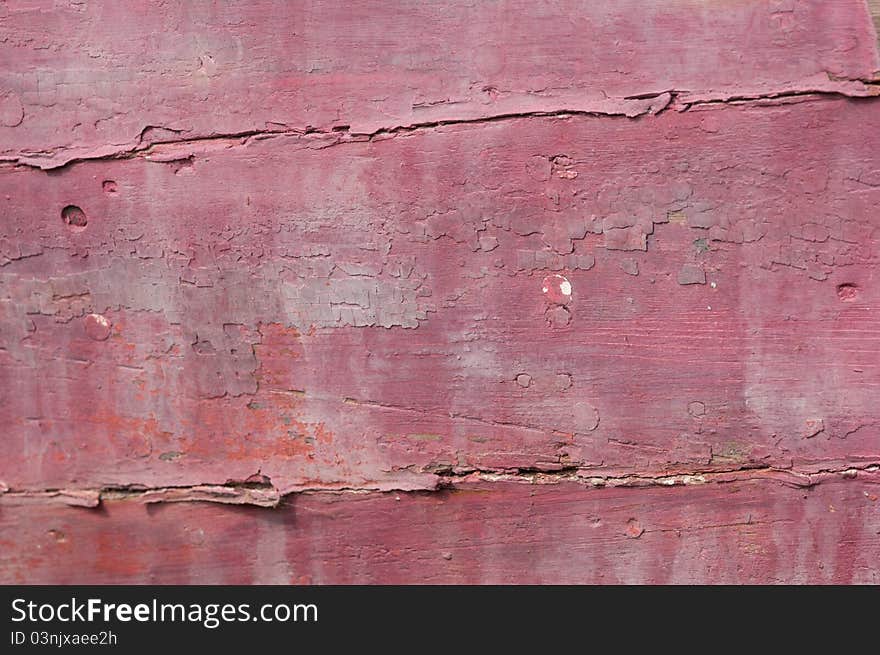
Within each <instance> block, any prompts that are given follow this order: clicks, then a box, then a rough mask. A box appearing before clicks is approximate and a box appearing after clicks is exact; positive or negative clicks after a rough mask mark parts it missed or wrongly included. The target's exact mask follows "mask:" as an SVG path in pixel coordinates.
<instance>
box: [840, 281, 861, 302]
mask: <svg viewBox="0 0 880 655" xmlns="http://www.w3.org/2000/svg"><path fill="white" fill-rule="evenodd" d="M858 295H859V288H858V287H857V286H856V285H855V284H840V285H838V287H837V297H838V298H840V299H841V300H842V301H843V302H852V301H854V300H855V299H856V296H858Z"/></svg>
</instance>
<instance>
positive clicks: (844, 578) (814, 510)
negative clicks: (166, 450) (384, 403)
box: [0, 473, 880, 584]
mask: <svg viewBox="0 0 880 655" xmlns="http://www.w3.org/2000/svg"><path fill="white" fill-rule="evenodd" d="M859 476H860V477H858V478H856V479H850V480H839V481H833V480H831V481H827V482H825V483H822V484H819V485H817V486H815V487H814V488H812V489H796V488H791V487H787V486H783V485H780V484H779V483H776V482H767V481H760V482H759V481H739V482H732V483H729V484H706V485H695V486H676V487H670V488H661V487H650V488H642V489H619V488H618V489H612V488H608V489H590V488H586V487H584V486H583V485H580V484H576V483H563V484H550V485H541V484H539V485H530V484H520V483H514V482H492V483H487V482H483V483H469V484H466V485H465V486H464V488H461V489H459V490H456V491H444V492H433V493H426V494H406V493H402V494H394V493H384V494H382V493H370V494H351V493H348V494H339V495H336V494H329V493H322V494H317V495H315V494H304V495H297V496H295V497H292V498H291V499H290V500H289V501H288V502H286V503H285V504H284V505H282V506H281V507H279V508H277V509H274V510H265V509H258V508H231V507H225V506H221V505H215V504H189V505H181V504H172V505H163V506H145V505H142V504H139V503H137V502H134V501H124V500H119V501H111V502H106V503H105V504H104V507H103V508H102V509H101V510H89V509H78V508H67V507H59V506H49V505H41V506H27V507H7V506H4V507H0V535H2V537H0V540H2V544H3V548H2V549H0V581H3V582H24V581H27V582H30V583H62V584H75V583H82V582H90V583H102V582H103V583H183V584H187V583H239V584H251V583H281V584H287V583H315V584H323V583H449V582H458V583H509V582H520V583H734V584H736V583H776V582H784V583H799V582H814V583H819V582H821V583H836V584H844V583H870V584H876V583H878V582H880V577H878V575H880V574H878V571H877V562H878V560H880V536H878V535H880V511H878V502H877V494H878V493H880V488H878V486H877V484H876V482H877V480H876V473H875V474H873V476H874V477H871V475H870V474H859ZM862 476H866V477H862Z"/></svg>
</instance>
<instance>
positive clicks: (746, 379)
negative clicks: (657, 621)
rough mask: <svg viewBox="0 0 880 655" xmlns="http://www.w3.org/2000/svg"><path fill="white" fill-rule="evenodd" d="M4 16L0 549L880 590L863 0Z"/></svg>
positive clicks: (877, 334) (102, 571) (867, 24)
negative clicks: (440, 551) (876, 585)
mask: <svg viewBox="0 0 880 655" xmlns="http://www.w3.org/2000/svg"><path fill="white" fill-rule="evenodd" d="M872 6H873V5H872ZM53 7H54V8H53ZM0 29H2V32H3V34H4V35H7V36H6V38H5V39H4V40H2V42H0V425H2V426H3V428H4V431H3V433H2V437H0V522H2V524H3V533H2V538H3V539H4V540H5V542H6V545H7V548H5V549H4V551H5V552H4V553H3V554H2V555H0V580H2V581H14V580H17V581H21V580H22V579H24V578H25V577H26V576H28V575H32V576H33V580H32V581H34V582H37V581H44V582H50V581H60V582H73V581H76V582H98V581H105V582H108V581H109V582H112V581H114V580H115V579H117V578H114V576H117V577H118V580H119V581H156V582H170V581H174V582H180V581H182V582H187V581H193V582H205V581H218V582H219V581H246V582H252V581H275V582H288V581H296V580H307V581H314V582H350V581H371V582H391V581H400V582H408V581H412V582H421V581H466V582H488V581H505V582H514V581H522V582H529V581H545V582H546V581H556V582H565V581H571V582H587V581H592V582H598V581H606V582H623V581H638V582H712V581H724V582H736V581H738V578H737V576H740V578H739V579H741V580H743V581H751V582H778V581H790V582H828V581H831V582H876V581H877V579H876V576H877V575H878V568H877V566H876V562H877V561H880V560H877V557H876V555H877V552H876V551H877V547H878V545H877V539H878V537H877V520H878V515H877V504H876V503H875V502H874V500H876V496H875V492H874V491H871V485H872V484H874V482H875V480H876V473H877V466H878V465H880V409H878V405H877V402H876V399H877V397H878V392H880V318H878V315H877V312H876V308H877V306H878V304H880V289H878V284H877V283H878V266H880V256H878V252H880V250H878V247H880V217H878V213H877V208H878V206H880V158H878V155H877V153H878V152H880V98H878V95H880V86H878V79H877V71H880V62H878V51H877V44H876V32H875V30H874V27H873V25H872V18H871V13H870V11H869V5H868V4H866V3H865V2H864V1H863V0H846V1H841V2H834V3H818V2H798V1H796V0H790V1H778V0H774V1H770V0H768V1H764V0H728V1H724V2H717V3H706V2H704V1H702V0H700V1H697V0H676V1H674V2H668V3H655V2H646V1H636V0H626V1H624V2H591V3H535V2H529V3H525V2H507V3H475V4H474V3H471V4H465V3H457V2H445V3H408V2H394V3H379V2H375V3H373V2H360V3H353V4H350V5H347V6H346V7H345V9H344V10H343V9H342V8H341V7H336V6H335V5H331V4H330V3H324V2H318V3H308V4H296V3H275V2H267V1H265V0H261V1H258V2H248V3H239V2H230V3H221V4H217V3H200V2H196V3H164V4H151V3H142V4H131V5H129V4H124V5H123V4H121V3H94V4H87V5H82V4H72V5H70V6H69V7H68V6H58V7H55V6H54V5H53V6H51V7H50V6H49V5H48V4H45V3H41V2H8V3H5V4H3V6H2V7H0ZM532 494H534V495H532ZM397 498H400V500H397ZM532 498H539V499H540V503H539V505H540V506H538V505H534V503H537V502H538V501H533V500H530V499H532ZM871 498H873V499H874V500H871ZM866 499H867V500H866ZM206 501H207V503H211V504H207V503H206ZM230 504H234V505H244V506H245V507H237V508H232V507H223V506H222V505H230ZM65 505H71V506H75V507H66V506H65ZM829 506H833V507H834V508H835V509H834V510H833V511H826V509H827V507H829ZM633 507H634V508H637V510H638V511H635V510H633V509H632V508H633ZM401 508H403V509H401ZM524 508H528V509H527V510H526V509H524ZM822 508H826V509H822ZM752 509H754V511H755V513H756V516H759V517H760V518H759V519H756V522H755V523H752V522H751V520H748V521H746V522H745V523H743V522H742V516H743V515H746V516H748V515H750V511H751V510H752ZM518 512H525V513H524V514H519V513H518ZM743 513H745V514H743ZM496 515H497V517H498V523H497V527H496V532H494V533H492V535H488V533H485V532H483V531H481V530H482V527H481V526H483V525H484V524H485V523H486V521H487V520H489V519H488V518H487V517H493V516H496ZM321 516H325V517H329V518H327V520H326V521H324V520H323V519H320V520H319V518H317V517H321ZM594 516H596V517H600V521H601V522H602V523H603V525H607V526H608V527H607V529H608V530H609V532H607V533H606V532H603V530H602V529H598V530H594V527H595V526H592V525H591V524H590V522H589V521H590V520H592V519H591V518H590V517H594ZM606 516H607V517H609V518H607V520H606V518H605V517H606ZM709 517H712V518H711V521H710V519H709ZM588 519H589V520H588ZM631 519H632V520H633V521H635V523H634V524H630V523H629V521H630V520H631ZM554 521H558V522H560V524H561V525H565V526H569V527H568V528H566V529H565V530H563V531H562V532H558V531H557V530H556V528H555V527H554V526H555V523H554ZM692 522H696V523H695V524H697V525H706V526H710V527H707V528H706V531H701V530H696V529H694V530H692V529H691V528H689V527H688V525H689V524H690V523H692ZM50 524H52V525H51V526H50ZM56 524H57V525H56ZM437 525H440V526H446V527H445V528H443V529H446V530H448V534H446V533H444V534H443V535H440V536H438V535H437V534H436V533H435V531H436V530H437V529H439V528H437ZM621 525H622V526H629V528H627V527H624V528H620V526H621ZM294 526H295V529H294ZM392 526H396V527H397V529H398V530H399V534H397V535H396V536H393V537H392V536H391V534H390V532H391V531H392ZM743 526H747V527H743ZM621 530H623V532H621ZM627 530H629V532H638V533H639V534H635V535H633V534H627ZM642 530H643V531H644V533H642ZM682 530H684V531H685V533H686V537H679V536H677V535H678V532H680V531H682ZM817 530H821V531H823V534H834V535H838V536H839V537H840V539H843V540H844V541H843V542H842V543H840V544H835V546H834V548H831V549H829V548H826V547H825V546H826V545H827V543H832V542H827V543H826V541H824V539H825V537H823V536H819V535H818V534H816V533H815V531H817ZM181 531H184V532H181ZM199 531H202V532H204V531H207V532H206V533H205V534H208V536H207V537H200V539H202V541H201V542H199V544H200V546H199V547H198V548H196V547H194V546H192V544H190V545H187V543H185V542H186V539H188V538H189V537H187V536H186V535H189V534H196V533H198V532H199ZM212 531H213V532H212ZM249 531H250V532H251V533H253V538H252V539H250V540H249V539H244V538H242V537H241V535H243V534H244V533H247V532H249ZM340 531H341V532H340ZM56 532H57V533H59V534H63V535H71V534H72V533H75V538H71V537H64V538H63V539H56V538H55V537H53V539H54V542H53V543H52V544H51V545H52V547H51V548H45V543H44V541H45V540H46V539H47V538H48V537H47V535H49V536H52V535H55V533H56ZM350 533H354V534H353V536H352V537H351V539H352V542H351V544H353V545H350V546H349V545H346V543H345V542H342V541H341V540H340V539H341V537H340V536H339V535H340V534H350ZM743 534H746V535H747V538H746V537H744V536H743ZM603 535H604V536H603ZM706 535H711V539H710V540H709V541H706V539H707V537H706ZM55 536H56V537H57V535H55ZM230 537H234V539H230ZM441 537H442V538H441ZM520 538H522V541H520ZM683 538H684V539H685V540H686V543H687V545H686V546H685V547H684V550H683V551H682V553H683V554H682V555H680V558H681V559H680V560H677V561H679V564H678V565H676V566H674V567H671V568H670V567H669V566H667V564H668V562H667V564H664V563H663V562H661V561H660V559H657V558H661V557H662V556H663V553H666V555H668V556H670V557H671V555H670V553H673V552H674V551H675V546H674V544H676V543H679V545H680V542H679V541H677V540H680V539H683ZM205 539H207V541H208V542H211V543H213V542H214V541H215V540H219V542H218V543H217V545H212V546H210V547H208V546H205V547H202V545H203V544H204V543H206V542H205ZM438 539H439V542H438V543H443V544H445V546H444V548H446V549H447V550H448V551H449V552H453V551H455V553H454V554H453V557H452V558H451V559H446V558H445V557H441V559H440V561H438V562H434V560H433V559H431V558H433V557H434V555H433V554H432V555H426V556H425V557H428V558H429V559H428V560H425V561H423V559H422V557H423V556H422V555H421V554H419V553H420V552H421V551H422V550H423V549H424V548H426V545H427V544H430V543H433V542H434V541H435V540H438ZM137 540H143V544H144V545H142V546H134V545H132V543H133V542H135V541H137ZM462 540H464V541H462ZM504 540H511V543H512V544H513V545H511V547H510V548H507V547H506V546H505V547H501V546H500V545H499V544H501V543H502V542H503V541H504ZM744 540H745V541H744ZM130 541H131V542H132V543H129V542H130ZM231 541H235V543H234V544H233V543H231ZM65 544H67V545H65ZM98 544H116V545H118V546H121V547H124V550H126V552H130V553H131V556H130V559H131V562H130V565H129V564H124V565H123V564H119V563H116V564H114V563H113V562H108V561H107V560H108V557H109V556H107V554H106V552H105V551H106V550H107V549H108V548H109V546H107V548H105V549H104V550H101V548H97V549H96V545H98ZM282 544H283V546H282ZM291 544H292V545H291ZM358 544H359V545H358ZM371 544H372V545H371ZM383 544H384V545H383ZM606 547H607V550H603V548H606ZM35 549H36V551H35ZM65 549H66V550H65ZM279 549H280V550H279ZM376 549H378V550H376ZM462 549H463V550H464V551H467V552H466V554H464V555H459V554H458V551H459V550H462ZM468 549H470V550H468ZM530 549H536V550H538V551H541V552H544V553H545V554H544V555H540V556H538V555H533V554H531V553H532V551H531V550H530ZM743 549H745V550H743ZM810 549H812V550H810ZM817 549H818V550H817ZM37 551H39V552H37ZM444 552H446V550H444ZM563 552H574V553H575V555H573V556H572V557H573V561H572V565H571V567H566V566H565V564H566V563H565V561H564V557H563ZM101 553H104V554H103V555H102V554H101ZM259 553H263V555H260V554H259ZM490 553H495V555H492V557H497V558H498V560H497V562H496V561H495V560H492V561H491V562H490V559H491V558H490V555H489V554H490ZM212 557H214V558H216V559H217V561H220V562H225V563H226V565H228V567H231V568H230V569H229V570H225V569H224V570H220V568H218V567H219V565H218V564H217V561H213V560H211V558H212ZM263 557H266V558H269V560H270V561H269V563H266V562H264V561H263V559H262V558H263ZM535 557H540V558H545V559H541V560H540V566H539V567H538V568H537V569H535V568H534V566H533V564H534V563H535V562H537V561H538V560H534V561H533V559H532V558H535ZM633 558H635V559H636V560H638V561H639V562H642V563H643V564H639V565H638V566H635V567H633V568H632V571H631V573H628V574H627V573H625V572H624V571H625V569H626V566H628V565H629V563H631V562H632V561H633ZM640 558H641V559H640ZM725 558H727V559H728V560H729V561H722V560H725ZM872 558H873V559H872ZM667 559H668V558H667ZM599 560H601V561H602V562H604V564H602V565H601V566H599V565H598V564H596V565H594V564H590V562H593V561H599ZM428 561H430V562H431V563H432V564H431V566H432V567H434V565H436V567H439V568H430V570H422V569H421V568H420V567H422V566H423V565H425V566H427V562H428ZM749 562H751V564H749ZM841 562H843V563H841ZM872 562H873V564H872ZM820 564H821V565H822V566H819V565H820ZM823 566H824V567H827V569H823V568H822V567H823ZM236 567H240V568H236ZM664 567H666V568H664ZM28 571H31V572H32V573H28Z"/></svg>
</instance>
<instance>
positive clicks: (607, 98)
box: [0, 0, 880, 167]
mask: <svg viewBox="0 0 880 655" xmlns="http://www.w3.org/2000/svg"><path fill="white" fill-rule="evenodd" d="M0 31H2V32H3V33H4V34H8V35H9V37H8V38H7V39H5V40H4V41H3V43H2V46H0V98H2V100H0V156H2V157H4V158H7V159H13V160H19V161H27V162H31V163H33V164H35V165H40V166H45V167H52V166H58V165H60V164H63V163H64V162H66V161H69V160H71V159H74V158H77V157H89V156H96V155H100V154H108V153H112V152H116V151H119V150H122V149H127V148H132V147H137V146H139V145H142V144H144V143H147V144H149V143H151V142H157V141H168V140H176V139H180V138H198V137H202V136H206V135H216V134H234V133H245V132H253V131H264V130H270V131H271V130H286V129H294V130H306V129H320V130H328V129H331V128H338V127H342V126H347V127H348V128H350V129H351V130H352V131H355V132H368V133H369V132H373V131H376V130H379V129H382V128H393V127H395V126H399V125H410V124H415V123H426V122H434V121H442V120H450V119H475V118H483V117H486V116H493V115H502V114H511V113H523V112H534V111H559V110H563V109H569V110H582V111H595V112H598V113H629V112H634V111H638V108H637V104H638V103H633V102H632V101H631V100H627V99H628V98H633V97H638V96H642V95H645V94H658V93H662V92H664V91H670V90H675V91H678V92H681V93H682V94H683V95H686V96H694V97H707V96H708V97H729V96H742V95H761V94H765V93H779V92H786V91H797V90H804V89H809V90H821V89H826V90H831V89H840V88H851V87H853V86H858V85H857V84H855V83H854V81H856V80H864V79H867V78H870V77H871V76H872V75H873V74H874V72H875V71H877V70H878V69H880V64H878V60H877V53H876V49H875V48H874V43H873V37H874V35H873V30H872V28H871V24H870V20H869V17H868V15H867V9H866V5H865V3H864V0H835V1H834V2H814V1H812V0H723V1H720V2H706V0H672V1H670V2H655V1H653V0H613V1H611V0H605V1H602V2H535V1H534V0H509V1H507V2H503V3H494V2H493V3H486V2H476V3H475V2H466V1H464V0H452V1H447V2H443V3H434V2H415V1H409V0H407V1H398V2H386V1H384V0H367V1H364V0H360V1H358V2H346V3H330V2H317V3H289V2H277V1H274V0H256V1H254V0H236V1H231V2H222V3H210V2H182V3H164V4H163V3H140V4H138V6H137V7H132V6H130V5H129V4H128V3H117V2H104V3H88V4H84V3H70V4H69V5H65V4H63V3H50V2H31V1H27V2H25V1H21V0H13V1H12V2H6V3H3V6H2V7H0ZM4 126H5V127H4Z"/></svg>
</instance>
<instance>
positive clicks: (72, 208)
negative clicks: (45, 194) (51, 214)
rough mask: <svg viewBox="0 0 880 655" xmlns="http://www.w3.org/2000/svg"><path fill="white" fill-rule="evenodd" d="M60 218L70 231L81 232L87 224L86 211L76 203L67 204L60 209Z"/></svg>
mask: <svg viewBox="0 0 880 655" xmlns="http://www.w3.org/2000/svg"><path fill="white" fill-rule="evenodd" d="M61 218H62V220H63V221H64V224H65V225H67V227H68V228H69V229H70V231H71V232H82V231H83V230H84V229H86V225H88V224H89V219H87V218H86V213H85V212H84V211H83V210H82V209H80V208H79V207H77V206H76V205H67V207H65V208H64V209H62V210H61Z"/></svg>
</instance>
